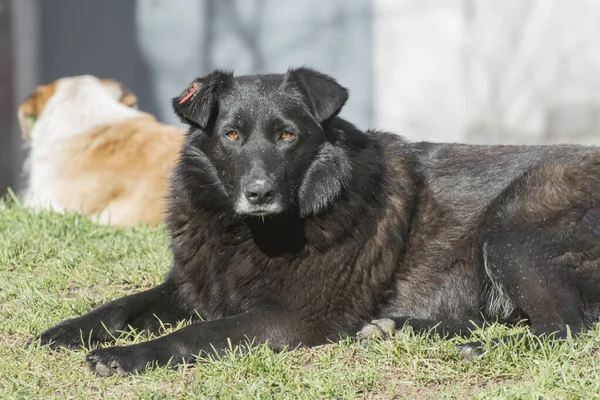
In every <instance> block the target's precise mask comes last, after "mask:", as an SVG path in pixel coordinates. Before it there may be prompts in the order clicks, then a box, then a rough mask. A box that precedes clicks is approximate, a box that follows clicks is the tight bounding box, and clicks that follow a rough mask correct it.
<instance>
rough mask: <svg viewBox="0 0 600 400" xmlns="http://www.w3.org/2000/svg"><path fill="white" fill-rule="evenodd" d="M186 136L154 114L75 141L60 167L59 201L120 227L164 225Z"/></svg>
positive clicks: (61, 161)
mask: <svg viewBox="0 0 600 400" xmlns="http://www.w3.org/2000/svg"><path fill="white" fill-rule="evenodd" d="M183 138H184V132H183V130H181V129H179V128H177V127H173V126H168V125H164V124H161V123H160V122H158V121H156V120H155V119H154V117H152V116H150V115H144V116H141V117H139V118H133V119H130V120H127V121H124V122H120V123H117V124H114V125H107V126H102V127H98V128H95V129H93V130H91V131H90V132H88V133H83V134H81V135H77V136H75V137H73V138H70V139H69V140H68V142H67V143H66V145H65V147H64V149H63V154H64V156H63V157H62V158H60V159H59V160H58V161H57V166H56V171H57V175H58V176H60V183H58V185H59V187H58V188H57V190H56V192H57V193H61V195H60V197H59V198H58V201H59V203H60V204H61V205H63V206H65V207H66V208H70V209H76V210H79V211H80V212H81V213H82V214H84V215H87V216H95V217H96V218H97V219H99V220H100V222H110V223H111V224H113V225H118V226H129V225H137V224H138V223H150V224H156V223H159V222H161V221H162V219H163V213H164V211H165V206H166V199H165V198H166V195H167V191H168V179H169V178H170V174H171V170H172V168H173V166H174V165H175V162H176V160H177V158H178V156H179V149H180V147H181V145H182V143H183ZM60 186H62V187H60Z"/></svg>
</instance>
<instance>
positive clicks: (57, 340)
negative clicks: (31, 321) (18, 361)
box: [27, 321, 96, 350]
mask: <svg viewBox="0 0 600 400" xmlns="http://www.w3.org/2000/svg"><path fill="white" fill-rule="evenodd" d="M38 341H39V343H40V345H42V346H48V347H49V348H51V349H53V350H56V349H59V348H61V347H64V348H67V349H72V350H73V349H81V348H83V347H85V346H95V345H96V342H94V341H92V340H91V338H89V337H86V336H84V334H83V329H82V328H81V327H79V326H78V325H77V324H73V323H70V321H65V322H62V323H60V324H58V325H56V326H54V327H52V328H50V329H47V330H45V331H44V332H42V333H40V334H39V335H38V336H36V337H35V338H34V339H32V340H30V341H29V342H27V344H28V345H31V344H33V343H36V342H38Z"/></svg>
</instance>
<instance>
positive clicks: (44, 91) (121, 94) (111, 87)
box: [17, 75, 137, 140]
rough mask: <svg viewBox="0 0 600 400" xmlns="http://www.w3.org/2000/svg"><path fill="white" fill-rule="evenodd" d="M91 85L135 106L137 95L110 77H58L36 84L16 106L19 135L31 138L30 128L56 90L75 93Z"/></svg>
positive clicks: (126, 103) (116, 99) (121, 101)
mask: <svg viewBox="0 0 600 400" xmlns="http://www.w3.org/2000/svg"><path fill="white" fill-rule="evenodd" d="M90 87H93V88H95V89H99V90H101V91H102V92H103V93H106V94H108V95H109V96H111V97H112V98H113V99H115V101H118V102H120V103H122V104H124V105H126V106H128V107H137V97H136V96H135V95H134V94H133V93H131V92H129V91H128V90H127V89H125V87H124V86H123V85H122V84H120V83H119V82H117V81H115V80H112V79H98V78H96V77H94V76H90V75H84V76H73V77H67V78H61V79H58V80H56V81H54V82H52V83H50V84H48V85H43V86H38V87H37V88H36V89H35V91H34V92H33V93H31V94H30V95H29V97H27V99H25V101H23V102H22V103H21V104H20V105H19V108H18V111H17V115H18V118H19V126H20V128H21V136H22V137H23V139H24V140H30V139H31V130H32V129H33V126H34V125H35V123H36V121H37V120H38V119H39V118H40V117H41V115H42V113H43V112H44V110H45V109H46V105H47V104H48V102H49V101H50V99H51V98H52V97H53V96H54V95H55V94H56V93H57V91H59V90H61V88H64V89H65V90H68V91H69V92H70V94H71V95H76V92H77V91H78V90H87V89H88V88H90Z"/></svg>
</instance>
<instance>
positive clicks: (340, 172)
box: [298, 142, 352, 217]
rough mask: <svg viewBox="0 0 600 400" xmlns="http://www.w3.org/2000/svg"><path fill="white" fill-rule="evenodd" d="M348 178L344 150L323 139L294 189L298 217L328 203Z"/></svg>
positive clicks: (349, 174) (317, 209)
mask: <svg viewBox="0 0 600 400" xmlns="http://www.w3.org/2000/svg"><path fill="white" fill-rule="evenodd" d="M351 178H352V165H351V164H350V159H349V157H348V154H347V153H346V151H345V150H344V149H343V148H341V147H338V146H335V145H333V144H331V143H329V142H325V143H324V144H323V145H322V146H321V148H320V149H319V152H318V153H317V157H316V158H315V160H314V161H313V163H312V164H311V166H310V167H309V168H308V170H307V171H306V174H305V175H304V179H303V180H302V185H301V186H300V190H299V192H298V203H299V206H300V216H301V217H306V216H309V215H315V214H317V213H318V212H320V211H322V210H323V209H325V208H326V207H327V206H328V205H330V204H331V203H332V202H333V201H334V200H335V199H336V198H337V197H338V196H339V195H340V193H341V192H342V189H343V188H344V187H345V186H346V185H348V183H349V182H350V179H351Z"/></svg>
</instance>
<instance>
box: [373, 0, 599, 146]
mask: <svg viewBox="0 0 600 400" xmlns="http://www.w3.org/2000/svg"><path fill="white" fill-rule="evenodd" d="M373 1H374V7H375V11H374V15H375V20H374V32H375V34H374V40H375V43H374V48H375V54H374V65H375V67H374V74H375V75H374V91H375V100H374V109H375V124H376V125H377V126H378V127H379V128H386V129H392V130H395V131H398V132H400V133H401V134H403V135H405V136H407V137H409V138H411V139H426V140H432V141H466V142H472V143H556V142H581V143H600V90H599V89H600V46H597V45H596V42H597V40H598V38H600V1H595V0H570V1H559V0H543V1H534V0H503V1H494V0H447V1H446V0H425V1H417V0H373Z"/></svg>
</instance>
